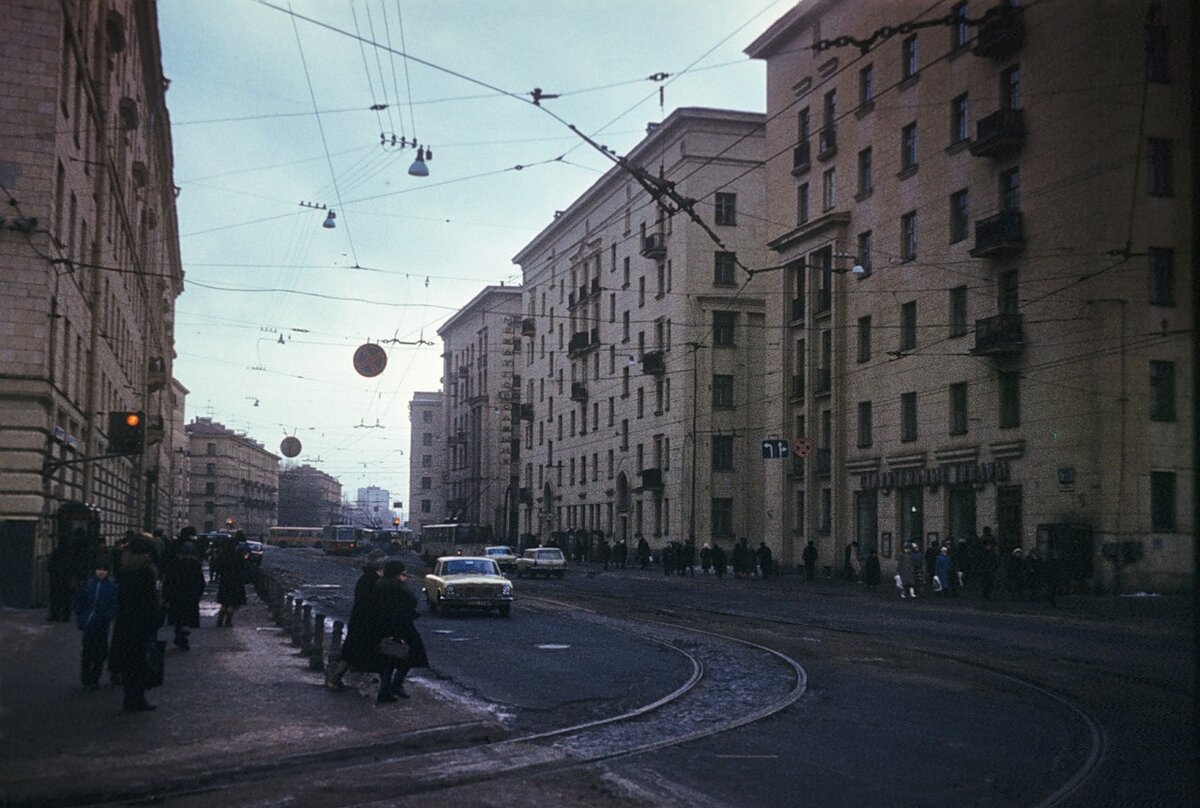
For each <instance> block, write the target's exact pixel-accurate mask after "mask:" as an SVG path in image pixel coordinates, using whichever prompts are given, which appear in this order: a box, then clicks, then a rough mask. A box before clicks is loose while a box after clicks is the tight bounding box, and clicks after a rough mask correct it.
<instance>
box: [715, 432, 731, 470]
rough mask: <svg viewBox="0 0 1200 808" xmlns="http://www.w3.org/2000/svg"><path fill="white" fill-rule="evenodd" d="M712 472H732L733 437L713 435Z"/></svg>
mask: <svg viewBox="0 0 1200 808" xmlns="http://www.w3.org/2000/svg"><path fill="white" fill-rule="evenodd" d="M712 467H713V471H733V435H713V439H712Z"/></svg>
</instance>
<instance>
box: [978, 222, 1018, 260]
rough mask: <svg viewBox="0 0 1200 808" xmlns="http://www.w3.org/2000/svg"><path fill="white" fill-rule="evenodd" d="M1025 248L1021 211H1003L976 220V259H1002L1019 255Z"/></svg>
mask: <svg viewBox="0 0 1200 808" xmlns="http://www.w3.org/2000/svg"><path fill="white" fill-rule="evenodd" d="M1024 246H1025V237H1024V235H1023V233H1022V228H1021V211H1019V210H1002V211H1000V212H999V213H997V214H996V215H995V216H989V217H987V218H986V219H976V220H975V249H973V250H971V255H972V256H973V257H975V258H1001V257H1004V256H1007V255H1012V254H1014V253H1018V252H1020V251H1021V249H1022V248H1023V247H1024Z"/></svg>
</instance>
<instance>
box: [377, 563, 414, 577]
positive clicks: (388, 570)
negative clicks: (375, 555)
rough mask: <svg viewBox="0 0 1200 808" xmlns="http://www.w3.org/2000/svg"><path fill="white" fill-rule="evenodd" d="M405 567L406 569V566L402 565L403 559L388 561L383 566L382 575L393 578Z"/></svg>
mask: <svg viewBox="0 0 1200 808" xmlns="http://www.w3.org/2000/svg"><path fill="white" fill-rule="evenodd" d="M407 569H408V567H406V566H404V562H403V561H399V560H393V561H389V562H388V563H387V564H385V565H384V567H383V577H384V578H395V577H396V576H397V575H399V574H400V573H402V572H404V571H405V570H407Z"/></svg>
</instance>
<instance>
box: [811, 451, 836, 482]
mask: <svg viewBox="0 0 1200 808" xmlns="http://www.w3.org/2000/svg"><path fill="white" fill-rule="evenodd" d="M813 456H814V458H815V459H816V466H817V474H821V475H825V476H828V475H829V472H830V470H831V469H832V468H833V463H832V462H831V455H830V453H829V448H828V447H826V448H824V449H817V450H816V451H815V452H813Z"/></svg>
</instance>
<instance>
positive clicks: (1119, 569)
mask: <svg viewBox="0 0 1200 808" xmlns="http://www.w3.org/2000/svg"><path fill="white" fill-rule="evenodd" d="M993 5H994V4H986V3H984V2H981V1H980V0H972V1H971V2H957V3H951V2H946V3H942V4H938V5H936V6H934V7H929V4H927V3H916V2H900V3H897V2H884V0H861V1H859V2H851V1H850V0H840V1H839V0H810V2H803V3H800V4H799V5H797V6H796V7H795V8H793V9H792V10H791V11H789V12H788V13H787V14H786V15H784V16H783V17H782V18H780V19H779V20H778V21H777V22H776V23H775V24H773V25H772V26H771V27H770V28H769V29H768V30H767V31H766V32H765V33H763V34H762V35H761V36H760V37H759V38H758V39H757V40H756V41H755V42H754V43H752V44H751V45H750V46H749V48H748V49H747V53H748V54H749V55H750V56H752V57H753V58H756V59H762V60H764V61H765V62H766V66H767V108H768V117H767V120H768V123H767V144H768V145H767V163H766V166H767V169H766V178H767V219H768V220H769V221H770V224H769V226H768V230H769V234H768V242H769V246H770V248H771V249H772V250H773V251H774V253H775V256H776V257H775V259H774V261H775V262H776V263H784V264H788V265H789V268H788V269H787V270H786V271H785V272H783V273H781V274H780V275H778V276H777V277H776V279H775V280H776V282H777V283H778V284H779V290H780V292H781V293H782V299H783V302H784V305H782V306H781V307H780V308H779V309H778V310H774V311H770V312H769V320H770V322H771V323H772V324H773V325H775V324H777V325H779V326H780V328H781V329H782V332H783V333H785V334H786V335H787V337H786V339H785V342H784V346H783V347H784V350H783V351H781V352H779V353H778V354H775V355H772V357H771V361H772V362H773V365H772V370H775V371H778V372H779V376H778V378H779V380H780V381H783V382H784V384H783V386H782V390H783V391H784V393H785V398H786V400H785V404H784V406H783V407H782V408H781V410H780V411H779V412H778V413H777V414H776V417H777V418H778V420H779V421H780V422H781V423H782V424H783V425H785V426H786V427H787V428H790V429H792V430H793V431H794V433H795V434H797V435H802V436H806V437H807V439H808V443H807V445H808V446H811V448H812V451H810V452H808V453H807V454H806V455H805V456H803V457H802V458H800V459H798V460H796V461H795V467H794V469H793V473H792V475H791V478H790V480H789V481H788V482H787V483H786V485H785V486H784V489H783V490H782V491H781V492H778V493H779V494H780V497H779V501H780V503H781V504H783V505H784V507H783V508H782V510H783V513H784V515H785V522H786V524H785V531H784V538H785V541H787V542H790V546H791V547H790V552H788V553H785V557H789V558H792V559H795V558H796V556H797V553H798V550H797V549H796V548H798V547H800V546H802V545H803V543H804V542H805V541H807V540H809V539H811V540H813V541H814V542H815V544H816V546H817V547H818V551H819V556H820V558H821V563H822V564H823V565H831V566H834V567H835V568H836V567H840V565H841V562H842V559H843V558H844V553H845V551H846V547H847V545H848V544H849V543H850V542H851V541H855V540H856V541H857V542H858V551H859V553H860V554H862V555H866V554H867V553H868V552H870V551H871V550H876V551H878V552H879V554H880V556H881V557H882V559H883V565H884V569H885V571H887V570H888V569H889V567H890V566H891V564H890V561H889V559H892V560H894V558H895V553H896V550H897V548H898V547H899V546H900V545H901V544H903V543H905V542H909V541H916V542H919V543H920V544H921V545H922V546H925V544H926V543H927V542H931V541H937V540H943V541H944V540H946V539H953V540H958V539H967V538H969V539H974V537H975V536H977V535H978V534H979V533H981V532H982V531H983V530H984V528H985V527H986V528H990V529H991V530H992V531H993V532H994V534H995V536H996V537H997V538H998V544H999V549H1000V552H1001V554H1002V555H1004V556H1006V555H1008V554H1009V553H1010V552H1011V551H1012V550H1014V549H1016V548H1018V547H1019V548H1023V549H1024V550H1025V551H1026V552H1028V551H1029V550H1030V549H1031V548H1035V547H1036V548H1039V550H1040V551H1041V552H1042V553H1043V554H1045V553H1046V552H1047V551H1048V550H1049V549H1051V547H1052V546H1053V547H1054V549H1055V550H1056V552H1057V553H1058V554H1059V555H1060V558H1061V561H1062V564H1063V566H1064V568H1065V569H1066V572H1067V573H1068V575H1069V576H1070V578H1071V579H1072V582H1073V585H1074V586H1077V587H1081V588H1082V587H1089V586H1091V587H1097V586H1100V587H1105V588H1111V587H1112V586H1114V585H1116V586H1120V587H1138V588H1146V589H1154V590H1160V589H1181V588H1186V587H1190V586H1191V585H1192V572H1193V562H1194V549H1193V547H1194V545H1193V542H1194V530H1195V525H1194V524H1193V522H1192V514H1193V512H1194V511H1193V502H1192V492H1193V485H1194V482H1193V477H1194V473H1195V472H1194V469H1195V457H1194V453H1193V446H1194V443H1193V438H1194V434H1195V421H1194V407H1193V401H1192V398H1191V391H1192V390H1193V389H1194V379H1193V369H1194V343H1195V340H1194V330H1193V329H1194V326H1195V321H1194V310H1193V306H1192V301H1193V300H1194V296H1193V295H1194V291H1193V283H1194V280H1193V275H1192V273H1191V272H1190V271H1189V268H1190V267H1192V266H1193V265H1194V255H1193V252H1192V250H1193V246H1192V244H1193V241H1192V238H1191V236H1192V228H1193V217H1194V213H1195V212H1194V210H1193V208H1192V199H1193V190H1192V176H1193V173H1194V166H1193V165H1192V157H1191V153H1192V151H1191V149H1192V143H1191V129H1190V126H1191V117H1192V115H1193V114H1194V112H1193V109H1192V106H1191V92H1192V88H1191V83H1190V81H1189V76H1190V72H1189V71H1190V69H1191V67H1190V65H1191V63H1192V53H1191V47H1192V45H1191V42H1190V40H1189V35H1190V32H1191V31H1192V20H1191V18H1190V15H1191V13H1192V12H1191V7H1190V6H1189V4H1187V3H1185V2H1182V0H1165V1H1164V2H1153V1H1152V0H1145V2H1118V0H1106V1H1105V2H1099V3H1030V4H1023V3H1022V4H1020V5H1018V4H1016V3H1011V4H1008V3H1005V4H1002V5H999V6H995V7H993ZM946 15H949V16H948V17H947V16H946ZM935 20H939V21H937V22H934V21H935ZM904 23H914V25H912V26H911V27H906V29H905V30H904V31H902V32H897V27H898V26H900V25H901V24H904ZM872 32H875V33H876V34H878V36H877V37H876V38H875V39H874V40H873V41H872V42H870V43H867V44H866V45H864V46H863V47H861V48H860V47H857V46H856V44H858V43H856V42H851V43H850V44H849V45H843V44H839V43H838V40H839V38H841V37H843V36H849V37H859V38H863V39H866V38H868V37H871V35H872ZM772 493H773V494H774V493H775V492H772Z"/></svg>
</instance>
